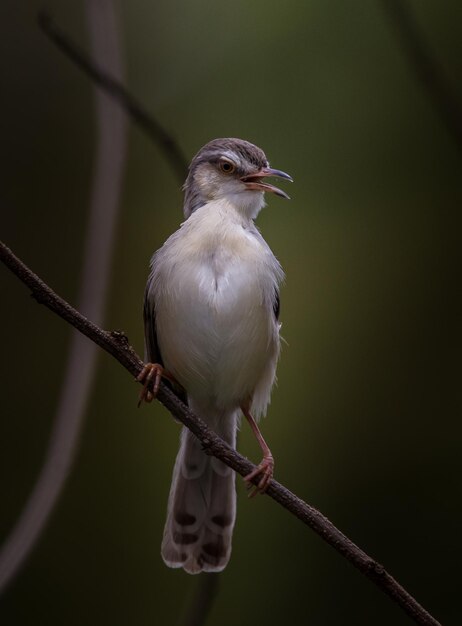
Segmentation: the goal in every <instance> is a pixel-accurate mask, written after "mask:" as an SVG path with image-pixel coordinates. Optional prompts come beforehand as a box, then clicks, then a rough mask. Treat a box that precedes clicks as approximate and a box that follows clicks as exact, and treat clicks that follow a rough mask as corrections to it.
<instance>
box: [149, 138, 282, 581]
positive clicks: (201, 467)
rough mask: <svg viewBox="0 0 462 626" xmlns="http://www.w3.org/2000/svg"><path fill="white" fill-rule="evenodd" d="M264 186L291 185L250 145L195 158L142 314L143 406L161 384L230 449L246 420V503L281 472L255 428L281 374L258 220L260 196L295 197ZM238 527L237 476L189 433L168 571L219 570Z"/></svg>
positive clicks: (273, 270)
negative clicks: (253, 450) (249, 441)
mask: <svg viewBox="0 0 462 626" xmlns="http://www.w3.org/2000/svg"><path fill="white" fill-rule="evenodd" d="M268 177H277V178H281V179H285V180H288V181H292V178H291V177H290V176H289V175H288V174H286V173H285V172H283V171H281V170H277V169H273V168H271V167H270V165H269V162H268V159H267V158H266V155H265V153H264V152H263V150H261V149H260V148H258V147H257V146H255V145H254V144H252V143H250V142H248V141H245V140H243V139H236V138H223V139H214V140H213V141H210V142H209V143H207V144H206V145H205V146H203V147H202V148H201V149H200V150H199V152H198V153H197V154H196V156H195V157H194V158H193V159H192V161H191V164H190V166H189V170H188V175H187V178H186V182H185V184H184V186H183V190H184V217H185V221H184V222H183V223H182V224H181V226H180V228H179V229H178V230H177V231H176V232H174V233H173V234H172V235H171V236H170V237H169V238H168V239H167V240H166V242H165V243H164V245H163V246H162V247H161V248H160V249H159V250H158V251H157V252H155V254H154V255H153V257H152V259H151V264H150V274H149V278H148V281H147V285H146V290H145V298H144V309H143V312H144V329H145V360H146V365H145V366H144V367H143V369H142V371H141V373H140V375H139V376H138V380H139V381H140V382H141V383H142V384H143V388H142V391H141V394H140V402H142V401H148V402H149V401H151V400H152V399H153V398H154V397H155V394H156V393H157V391H158V389H159V385H160V381H161V379H162V378H165V379H166V380H168V381H169V382H168V383H167V384H169V383H170V384H172V385H173V386H174V387H175V388H176V389H177V390H178V391H179V392H180V393H182V394H183V399H184V400H185V401H186V402H187V404H188V405H189V407H190V409H191V410H192V411H193V412H194V413H196V414H197V415H198V416H200V417H201V418H202V419H203V420H204V421H205V422H206V423H207V424H208V426H209V427H210V428H212V429H213V430H214V431H215V432H216V433H217V434H218V435H219V436H220V437H222V438H223V439H224V440H225V441H226V442H227V443H228V444H229V445H230V446H232V447H233V448H235V447H236V431H237V429H238V426H239V424H240V419H241V416H242V415H244V416H245V418H246V419H247V421H248V422H249V424H250V427H251V429H252V431H253V432H254V434H255V436H256V438H257V440H258V443H259V445H260V447H261V450H262V452H263V459H262V461H261V463H260V464H259V465H258V466H257V467H256V468H255V469H254V470H253V471H252V472H251V473H250V474H249V475H248V476H246V477H245V478H244V480H245V481H246V483H247V486H248V487H249V488H250V490H251V491H250V494H251V495H255V494H256V493H264V492H265V490H266V489H267V487H268V485H269V483H270V481H271V479H272V476H273V470H274V459H273V456H272V454H271V451H270V448H269V447H268V445H267V443H266V442H265V440H264V438H263V436H262V434H261V432H260V429H259V427H258V423H257V422H258V420H259V418H260V417H261V416H262V415H264V414H265V412H266V409H267V406H268V404H269V401H270V395H271V388H272V386H273V383H274V381H275V377H276V365H277V361H278V358H279V352H280V336H279V331H280V326H281V325H280V322H279V309H280V300H279V289H280V285H281V282H282V280H283V278H284V273H283V270H282V268H281V265H280V263H279V262H278V260H277V259H276V257H275V256H274V254H273V252H272V251H271V249H270V247H269V246H268V244H267V243H266V241H265V240H264V238H263V237H262V235H261V233H260V231H259V230H258V228H257V227H256V225H255V223H254V220H255V218H256V217H257V215H258V213H259V212H260V210H261V209H262V208H263V207H264V206H265V193H272V194H276V195H277V196H280V197H282V198H286V199H289V196H288V195H287V194H286V193H285V192H284V191H282V190H281V189H279V188H278V187H275V186H273V185H272V184H270V183H268V182H267V178H268ZM254 482H255V483H257V484H256V486H253V484H252V483H254ZM235 519H236V489H235V474H234V471H233V470H231V468H230V467H228V466H226V465H225V464H224V463H223V462H222V461H220V460H219V459H217V458H214V457H210V456H208V455H206V454H205V452H204V451H203V449H202V448H201V444H200V441H199V440H198V439H197V438H196V437H195V436H194V435H193V434H192V433H191V432H190V431H189V430H188V429H187V428H185V427H183V429H182V431H181V436H180V447H179V451H178V454H177V457H176V461H175V465H174V470H173V478H172V483H171V488H170V495H169V499H168V508H167V519H166V523H165V529H164V534H163V540H162V546H161V555H162V558H163V560H164V562H165V563H166V565H168V566H169V567H173V568H180V567H182V568H183V569H184V570H185V571H186V572H187V573H189V574H198V573H200V572H219V571H221V570H223V569H224V568H225V566H226V565H227V563H228V561H229V558H230V555H231V544H232V533H233V527H234V523H235Z"/></svg>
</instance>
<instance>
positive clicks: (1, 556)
mask: <svg viewBox="0 0 462 626" xmlns="http://www.w3.org/2000/svg"><path fill="white" fill-rule="evenodd" d="M86 16H87V20H88V25H89V30H90V41H91V49H92V54H93V57H94V58H95V60H96V61H97V62H99V63H100V64H101V65H104V67H107V69H108V70H109V71H111V72H112V73H113V74H114V75H116V76H119V77H120V78H121V77H122V60H121V58H120V43H119V37H118V30H117V24H116V16H115V12H114V6H113V2H112V0H99V1H98V2H95V0H90V1H89V2H87V4H86ZM95 101H96V118H97V119H96V122H97V123H96V128H97V149H96V157H95V163H94V176H93V183H92V193H91V200H90V211H89V219H88V225H87V228H86V240H85V245H84V254H83V269H82V272H81V278H80V288H79V296H78V302H79V308H80V309H81V310H82V311H84V312H85V314H86V315H88V316H89V317H91V318H92V319H94V320H96V321H98V323H101V322H102V320H103V315H104V308H105V303H106V300H107V297H106V296H107V292H108V288H109V280H110V273H111V272H110V270H111V265H112V252H113V248H114V242H115V235H116V225H117V217H118V209H119V197H120V188H121V185H122V178H123V171H124V166H125V155H126V140H127V132H126V131H127V120H126V116H125V113H124V111H122V110H121V109H120V107H119V106H118V105H117V104H116V103H114V102H113V100H112V99H111V98H110V97H109V96H108V95H107V94H105V93H103V92H101V90H100V89H98V87H97V86H96V87H95ZM97 356H98V354H97V348H96V346H95V345H94V344H93V343H89V342H88V341H86V340H85V338H84V337H83V336H82V335H81V334H80V333H78V332H74V333H73V334H72V337H71V345H70V349H69V355H68V359H67V364H66V369H65V373H64V378H63V383H62V387H61V390H60V395H59V400H58V405H57V409H56V415H55V418H54V421H53V428H52V432H51V436H50V441H49V444H48V449H47V451H46V454H45V460H44V463H43V466H42V468H41V469H40V472H39V475H38V477H37V479H36V482H35V485H34V487H33V489H32V492H31V494H30V495H29V497H28V499H27V502H26V504H25V506H24V508H23V510H22V511H21V515H20V517H19V519H18V520H17V522H16V524H15V526H14V527H13V529H12V531H11V532H10V534H9V536H8V537H7V539H6V540H5V543H4V544H3V545H2V547H1V550H0V593H1V592H3V591H4V590H5V589H6V588H7V586H8V584H9V583H10V582H11V581H12V580H13V578H14V576H15V575H16V574H17V573H18V571H19V569H20V568H21V566H22V565H23V564H24V562H25V560H26V559H27V557H28V556H29V554H30V552H31V551H32V549H33V548H34V546H35V545H36V543H37V541H38V539H39V538H40V535H41V533H42V531H43V529H44V527H45V525H46V523H47V521H48V519H49V518H50V516H51V514H52V512H53V509H54V507H55V505H56V502H57V501H58V499H59V497H60V495H61V493H62V491H63V489H64V486H65V483H66V480H67V477H68V475H69V472H70V471H71V468H72V465H73V462H74V458H75V455H76V452H77V447H78V442H79V435H80V431H81V428H82V423H83V420H84V416H85V411H86V407H87V404H88V399H89V397H90V393H91V389H92V385H93V381H94V374H95V371H96V359H97Z"/></svg>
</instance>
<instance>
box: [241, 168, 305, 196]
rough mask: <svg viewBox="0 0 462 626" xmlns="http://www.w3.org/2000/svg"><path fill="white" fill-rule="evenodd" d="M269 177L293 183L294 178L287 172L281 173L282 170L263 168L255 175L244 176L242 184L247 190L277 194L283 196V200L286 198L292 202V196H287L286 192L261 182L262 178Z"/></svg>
mask: <svg viewBox="0 0 462 626" xmlns="http://www.w3.org/2000/svg"><path fill="white" fill-rule="evenodd" d="M267 176H276V177H277V178H285V179H286V180H289V181H290V182H293V180H292V177H291V176H289V174H286V173H285V172H281V170H273V168H271V167H263V168H262V169H261V170H259V171H258V172H255V173H254V174H248V175H247V176H243V177H242V178H241V180H242V182H243V183H245V186H246V188H247V189H250V190H253V191H270V192H271V193H275V194H276V195H277V196H281V198H286V199H287V200H290V196H288V195H287V194H286V192H285V191H282V190H281V189H278V188H277V187H274V186H273V185H270V184H269V183H264V182H262V181H261V179H262V178H265V177H267Z"/></svg>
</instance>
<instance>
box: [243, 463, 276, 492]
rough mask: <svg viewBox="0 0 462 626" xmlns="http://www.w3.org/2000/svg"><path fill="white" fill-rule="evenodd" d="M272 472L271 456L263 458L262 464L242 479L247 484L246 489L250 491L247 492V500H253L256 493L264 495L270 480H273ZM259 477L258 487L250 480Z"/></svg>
mask: <svg viewBox="0 0 462 626" xmlns="http://www.w3.org/2000/svg"><path fill="white" fill-rule="evenodd" d="M273 471H274V459H273V457H272V456H271V455H268V456H264V457H263V460H262V462H261V463H260V464H259V465H257V467H256V468H255V469H254V470H253V471H251V472H250V474H247V476H245V477H244V481H245V482H246V483H247V489H251V491H250V492H249V498H253V497H254V496H256V495H257V493H262V494H263V493H265V491H266V490H267V489H268V485H269V484H270V481H271V479H272V478H273ZM260 475H261V479H260V481H259V483H258V485H254V484H253V483H252V480H253V479H254V478H256V477H257V476H260Z"/></svg>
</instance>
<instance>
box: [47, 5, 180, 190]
mask: <svg viewBox="0 0 462 626" xmlns="http://www.w3.org/2000/svg"><path fill="white" fill-rule="evenodd" d="M38 22H39V25H40V28H41V29H42V30H43V32H44V33H45V34H46V36H47V37H48V38H49V39H50V40H51V41H52V42H53V43H54V44H55V45H56V46H57V47H58V48H59V50H61V52H63V53H64V54H65V55H66V56H67V57H68V58H69V59H70V60H71V61H73V62H74V63H75V64H76V65H77V67H79V68H80V69H81V70H82V71H83V72H84V73H85V74H87V75H88V76H89V77H90V78H91V79H92V80H93V81H94V82H95V83H96V84H97V85H98V86H99V87H101V89H103V90H104V91H106V92H107V93H108V95H110V96H111V97H112V98H113V99H114V100H115V101H116V102H118V104H119V105H120V107H122V109H123V110H124V111H125V112H126V113H127V114H128V115H129V116H130V117H131V119H132V120H133V122H135V124H137V125H138V126H139V127H140V128H141V130H142V131H143V132H144V133H146V135H147V136H148V137H149V138H150V139H151V140H152V141H153V142H154V143H155V144H157V145H158V146H159V147H160V148H161V149H162V153H163V155H164V156H165V158H166V159H167V161H168V162H169V163H170V165H171V166H172V168H173V170H174V171H175V173H176V175H177V177H178V180H179V181H180V183H181V184H183V182H184V180H185V178H186V175H187V173H188V161H187V159H186V157H185V156H184V154H183V151H182V150H181V148H180V146H179V145H178V143H177V142H176V141H175V140H174V138H173V137H172V135H171V134H170V133H168V132H167V131H166V130H165V129H164V128H163V127H162V126H161V124H159V122H158V121H157V120H156V119H155V118H154V117H153V116H152V115H150V114H149V113H148V112H147V111H146V109H145V108H144V107H143V106H142V105H141V104H140V103H139V102H138V101H137V100H136V99H135V98H134V97H133V96H132V95H131V94H130V93H129V92H128V91H127V89H126V88H125V87H124V85H123V84H122V82H121V81H120V79H119V77H118V76H117V74H116V73H115V72H112V71H109V72H107V69H109V68H107V66H106V65H104V70H103V69H102V67H103V64H102V63H99V62H97V63H95V62H93V61H92V60H91V59H89V58H88V56H87V55H86V54H85V52H83V51H82V50H80V48H79V47H78V46H77V44H75V43H74V42H73V41H72V40H71V39H70V37H69V36H68V35H67V34H65V33H64V32H63V31H62V30H60V29H59V28H58V27H57V26H56V24H55V23H54V21H53V20H52V18H51V17H50V16H49V15H48V14H47V13H40V15H39V16H38Z"/></svg>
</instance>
